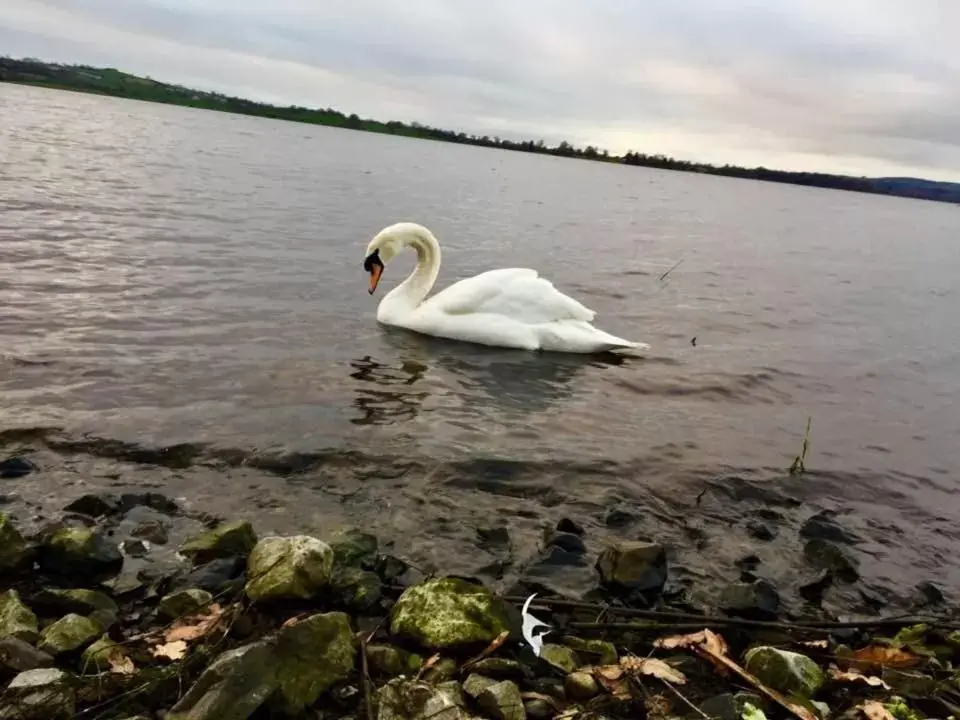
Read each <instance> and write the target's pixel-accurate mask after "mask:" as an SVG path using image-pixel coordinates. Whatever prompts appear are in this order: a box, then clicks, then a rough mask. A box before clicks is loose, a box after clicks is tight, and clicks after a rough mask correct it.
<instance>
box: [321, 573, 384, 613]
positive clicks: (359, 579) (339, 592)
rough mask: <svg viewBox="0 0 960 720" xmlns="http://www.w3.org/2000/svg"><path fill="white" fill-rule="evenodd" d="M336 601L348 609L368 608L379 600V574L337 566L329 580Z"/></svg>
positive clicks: (380, 591)
mask: <svg viewBox="0 0 960 720" xmlns="http://www.w3.org/2000/svg"><path fill="white" fill-rule="evenodd" d="M330 585H331V590H332V591H333V593H334V595H335V596H336V599H337V603H338V604H339V605H340V606H341V607H344V608H346V609H348V610H359V611H364V610H369V609H370V608H372V607H373V606H374V605H376V604H377V603H378V602H379V601H380V596H381V594H382V584H381V582H380V576H379V575H377V574H376V573H375V572H370V571H369V570H360V569H359V568H337V567H336V565H334V573H333V577H332V578H331V580H330Z"/></svg>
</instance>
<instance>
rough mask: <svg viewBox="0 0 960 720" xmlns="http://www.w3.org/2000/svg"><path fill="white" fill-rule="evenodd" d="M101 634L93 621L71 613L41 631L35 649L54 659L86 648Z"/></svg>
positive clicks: (101, 629) (98, 626) (96, 623)
mask: <svg viewBox="0 0 960 720" xmlns="http://www.w3.org/2000/svg"><path fill="white" fill-rule="evenodd" d="M102 632H103V627H101V626H100V624H99V623H98V622H96V621H95V620H91V619H90V618H86V617H84V616H83V615H77V614H75V613H71V614H70V615H65V616H63V617H62V618H60V619H59V620H57V621H56V622H55V623H52V624H50V625H47V627H45V628H44V629H43V632H41V633H40V642H39V643H38V645H37V649H38V650H42V651H43V652H46V653H50V654H51V655H53V656H54V657H56V656H57V655H61V654H63V653H68V652H72V651H74V650H79V649H80V648H84V647H86V646H87V645H89V644H90V643H92V642H93V641H94V640H96V639H97V638H98V637H99V636H100V634H101V633H102Z"/></svg>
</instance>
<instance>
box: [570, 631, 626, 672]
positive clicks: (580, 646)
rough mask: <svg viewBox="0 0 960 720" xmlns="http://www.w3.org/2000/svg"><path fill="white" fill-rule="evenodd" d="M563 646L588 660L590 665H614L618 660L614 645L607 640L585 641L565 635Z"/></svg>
mask: <svg viewBox="0 0 960 720" xmlns="http://www.w3.org/2000/svg"><path fill="white" fill-rule="evenodd" d="M563 644H564V645H566V646H567V647H568V648H571V649H572V650H574V651H576V653H577V655H578V656H581V657H586V658H589V659H590V661H591V662H592V664H596V665H616V664H617V662H619V660H620V656H619V655H618V654H617V647H616V645H614V644H613V643H612V642H609V641H607V640H585V639H583V638H578V637H572V636H570V635H567V636H565V637H564V638H563Z"/></svg>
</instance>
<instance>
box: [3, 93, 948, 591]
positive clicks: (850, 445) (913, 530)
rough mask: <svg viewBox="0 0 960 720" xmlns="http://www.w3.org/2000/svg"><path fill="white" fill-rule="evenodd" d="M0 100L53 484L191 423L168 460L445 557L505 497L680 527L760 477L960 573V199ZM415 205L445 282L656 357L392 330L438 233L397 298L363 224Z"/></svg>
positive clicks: (56, 488)
mask: <svg viewBox="0 0 960 720" xmlns="http://www.w3.org/2000/svg"><path fill="white" fill-rule="evenodd" d="M0 108H2V114H3V117H4V122H3V123H2V124H0V354H2V356H0V393H2V395H0V396H2V398H3V403H2V406H0V431H7V433H8V435H7V437H8V438H14V437H16V438H21V439H22V438H26V437H28V436H29V432H34V433H36V437H37V438H40V436H41V435H43V433H45V432H48V431H46V430H40V429H42V428H56V429H58V433H59V434H58V437H60V438H61V440H60V441H59V442H60V443H61V445H60V451H59V452H57V453H52V454H50V455H48V456H44V455H42V453H41V454H40V455H38V457H40V458H43V457H46V458H47V460H46V462H47V463H48V464H49V465H50V473H51V474H50V475H49V478H51V479H48V480H47V481H45V482H44V481H42V480H41V481H35V482H34V484H33V485H32V486H31V485H29V484H24V485H23V486H22V487H21V486H18V491H19V492H20V493H21V494H24V495H30V493H31V492H33V493H35V494H36V499H37V502H40V499H42V497H44V496H45V497H47V498H48V499H49V498H51V497H59V496H60V495H61V494H62V490H63V487H64V486H67V485H68V486H70V487H74V486H75V485H76V486H77V487H82V488H83V489H87V490H89V489H90V488H91V487H93V488H96V487H100V486H107V485H109V484H111V482H112V481H111V480H110V478H113V479H114V480H115V478H116V472H115V467H114V464H115V463H117V462H121V463H126V462H128V461H129V460H130V459H131V458H132V457H134V455H136V453H133V455H131V452H132V451H128V450H124V451H123V452H120V451H118V450H117V448H128V449H129V448H163V447H166V446H170V445H174V444H178V443H180V444H187V445H185V446H183V447H182V448H181V452H184V453H186V454H187V455H188V456H189V457H188V459H187V460H186V461H184V462H182V463H179V466H178V467H177V468H176V471H175V472H171V470H170V468H169V467H166V466H165V465H164V463H162V462H161V463H159V464H158V465H159V466H160V467H158V469H156V470H155V472H156V473H159V474H157V475H156V476H150V473H151V472H154V470H151V468H149V467H143V465H144V464H143V463H141V464H140V466H139V467H138V469H137V472H142V473H144V475H142V477H143V478H144V482H153V483H154V484H155V485H159V486H162V487H168V488H171V489H178V490H182V493H183V494H191V493H192V494H195V495H196V496H197V497H203V498H206V501H207V502H209V503H211V504H213V505H216V506H218V507H223V508H240V507H250V503H251V502H253V501H254V500H256V501H257V503H258V505H257V507H258V508H259V509H258V510H257V511H256V513H255V515H256V516H257V517H260V518H261V519H263V520H264V522H266V523H267V524H270V523H273V524H274V525H276V526H277V527H283V526H284V525H290V524H293V523H295V522H299V523H301V524H302V523H307V524H309V523H314V524H317V523H320V524H322V523H324V522H345V521H347V520H351V519H353V520H354V521H355V520H356V519H357V518H369V520H368V521H369V522H370V523H372V524H375V525H377V527H379V528H381V529H382V530H383V531H384V532H386V533H387V534H392V535H393V536H395V537H396V538H397V542H398V543H400V544H401V545H404V544H406V545H405V547H407V548H408V549H411V548H412V549H411V550H410V551H411V552H413V553H414V554H417V553H420V556H422V557H428V558H435V559H443V558H446V557H449V556H450V555H451V554H455V553H454V550H455V549H456V548H457V547H461V548H462V547H468V546H470V533H469V532H467V531H465V530H463V529H462V527H466V526H467V525H469V524H470V523H472V522H475V521H476V522H479V521H481V520H483V519H484V518H486V519H490V518H491V516H500V517H503V518H506V521H507V522H508V524H510V525H511V529H512V530H513V531H514V532H515V533H516V536H517V538H520V539H521V540H522V539H523V538H528V539H529V538H535V537H536V528H537V527H538V525H539V524H542V523H543V522H546V521H550V520H552V519H554V518H556V517H559V516H561V515H563V514H571V515H574V516H578V517H584V518H587V521H586V522H587V525H588V526H589V525H591V523H594V522H595V524H596V527H597V528H598V530H597V532H598V533H606V532H608V530H607V529H606V526H605V525H604V523H603V521H602V517H603V515H604V513H605V512H607V511H608V510H609V508H610V507H612V506H614V505H617V506H630V507H631V508H633V512H635V513H636V514H637V516H638V520H639V524H640V525H642V526H644V527H645V528H646V531H647V532H652V531H653V530H656V529H658V528H659V530H658V532H661V533H664V534H666V535H668V536H670V537H672V538H674V539H675V541H676V543H677V544H678V545H682V544H683V543H684V542H687V541H685V540H684V538H685V537H688V535H689V526H690V517H691V515H690V513H693V512H694V508H700V509H699V510H697V511H696V512H700V513H706V515H702V516H698V517H701V519H700V520H698V521H697V522H699V523H702V524H704V523H705V524H704V525H703V528H706V529H705V530H703V528H701V530H703V531H704V532H707V533H708V534H709V533H711V532H714V530H713V529H712V528H714V525H713V524H711V523H712V522H713V521H711V520H710V512H713V513H714V514H715V515H716V516H717V517H720V516H733V517H736V515H737V514H738V512H739V511H736V510H735V509H733V508H732V506H731V505H730V504H729V502H727V501H723V500H722V499H715V500H714V502H713V510H712V511H711V510H709V509H704V507H703V505H702V504H701V505H695V504H694V499H695V498H697V496H698V495H700V494H701V493H702V491H703V489H704V488H705V487H708V486H709V483H710V482H712V480H711V479H712V478H717V477H723V476H731V475H736V476H739V477H741V478H752V479H767V480H771V482H772V483H773V484H774V485H775V486H776V487H778V488H788V489H789V493H790V494H791V496H795V497H798V498H800V499H801V500H802V501H803V503H804V508H806V509H808V510H807V514H809V511H812V508H814V507H826V508H830V509H834V510H837V511H838V512H840V513H841V514H842V515H844V517H845V518H847V519H846V520H845V522H846V523H847V524H848V525H851V526H855V527H857V528H858V529H859V531H860V533H861V534H862V535H863V537H864V544H863V546H862V547H861V550H862V552H863V553H864V563H865V566H866V569H867V573H868V574H869V573H872V575H871V576H872V577H874V578H875V579H877V580H878V581H886V582H901V581H903V580H907V581H909V582H916V581H919V580H921V579H936V580H937V582H938V583H941V584H945V585H948V586H951V585H958V586H960V569H958V567H957V565H956V563H955V562H953V561H952V558H954V557H955V556H956V549H957V543H958V540H960V536H958V535H957V533H956V531H955V530H954V528H955V527H956V523H957V521H958V520H960V500H958V496H957V476H958V470H960V455H958V454H957V443H958V439H960V412H958V411H957V407H958V403H960V313H958V312H957V308H958V307H960V303H958V282H957V278H958V277H960V253H958V252H957V249H956V243H957V238H958V237H960V207H957V206H952V205H947V204H939V203H932V202H924V201H913V200H906V199H899V198H891V197H882V196H872V195H865V194H856V193H846V192H839V191H829V190H821V189H816V188H804V187H794V186H787V185H777V184H767V183H758V182H752V181H743V180H736V179H727V178H716V177H707V176H700V175H696V174H685V173H674V172H668V171H656V170H651V169H643V168H634V167H624V166H618V165H610V164H604V163H598V162H586V161H574V160H566V159H560V158H553V157H546V156H535V155H525V154H521V153H510V152H506V151H499V150H486V149H481V148H474V147H465V146H457V145H449V144H442V143H434V142H428V141H421V140H410V139H404V138H395V137H390V136H381V135H373V134H366V133H360V132H351V131H345V130H336V129H330V128H324V127H316V126H309V125H301V124H293V123H285V122H278V121H271V120H266V119H258V118H251V117H243V116H236V115H228V114H221V113H212V112H204V111H196V110H191V109H185V108H178V107H170V106H162V105H154V104H146V103H141V102H135V101H126V100H119V99H111V98H102V97H95V96H90V95H82V94H75V93H67V92H60V91H51V90H43V89H37V88H27V87H19V86H12V85H0ZM646 150H650V151H655V150H656V149H655V148H646ZM398 220H414V221H417V222H420V223H423V224H425V225H426V226H428V227H429V228H430V229H431V230H433V232H434V233H435V234H436V235H437V237H438V238H439V240H440V243H441V245H442V247H443V250H444V255H443V260H444V262H443V265H442V268H441V271H440V278H439V280H438V288H439V287H443V286H445V285H447V284H448V283H450V282H452V281H454V280H456V279H459V278H463V277H466V276H469V275H472V274H476V273H478V272H482V271H484V270H488V269H492V268H496V267H515V266H528V267H532V268H536V269H537V270H538V271H540V273H541V274H542V275H544V276H546V277H547V278H549V279H550V280H552V281H553V282H554V284H555V285H556V286H557V287H558V288H559V289H560V290H562V291H564V292H568V293H569V294H571V295H573V296H574V297H576V298H577V299H579V300H581V301H582V302H583V303H584V304H586V305H587V306H588V307H590V308H592V309H594V310H596V311H597V313H598V315H597V320H596V324H597V325H598V326H599V327H601V328H603V329H605V330H608V331H610V332H612V333H614V334H617V335H621V336H623V337H627V338H630V339H634V340H640V341H643V342H646V343H649V344H650V345H651V350H650V351H648V352H646V353H644V355H643V357H636V358H632V357H631V358H622V359H619V360H618V359H611V358H600V357H598V358H584V357H570V356H551V355H549V354H543V355H534V354H528V353H524V352H518V351H506V350H497V349H491V348H482V347H475V346H470V345H465V344H459V343H453V342H447V341H440V340H435V339H430V338H424V337H419V336H415V335H411V334H408V333H405V332H401V331H387V330H385V329H383V328H381V327H379V326H378V325H377V323H376V321H375V317H374V315H375V310H376V305H377V302H378V301H379V299H380V297H382V293H383V292H384V291H386V290H389V289H390V288H391V287H393V286H394V285H395V284H396V283H398V282H399V281H400V280H402V279H403V278H404V277H405V276H406V274H407V273H408V272H409V271H410V269H412V267H413V258H412V257H403V258H401V259H400V260H398V261H396V262H395V263H393V264H392V265H391V266H390V267H389V268H388V269H387V271H386V273H385V274H384V278H383V281H382V282H381V292H380V293H378V294H377V295H375V296H374V297H370V296H369V295H368V294H367V276H366V274H365V273H364V271H363V267H362V263H363V256H364V249H365V247H366V244H367V242H368V241H369V240H370V238H371V237H372V236H373V235H374V234H375V233H376V232H377V231H378V230H379V229H380V228H381V227H383V226H385V225H387V224H390V223H392V222H395V221H398ZM411 254H412V253H411ZM678 263H679V264H678ZM671 268H674V269H673V270H672V272H669V273H668V274H667V275H666V277H662V275H663V274H664V273H667V271H669V270H670V269H671ZM694 338H696V340H695V343H694V342H693V339H694ZM808 417H809V418H811V419H812V424H811V435H810V442H811V445H810V450H809V453H808V455H807V459H806V465H807V467H808V469H809V470H810V471H811V474H810V475H809V476H805V477H804V478H792V479H791V478H785V477H784V476H785V471H786V469H787V467H788V466H789V465H790V463H791V461H792V459H793V457H794V456H795V455H796V454H797V452H799V450H800V447H801V443H802V441H803V436H804V430H805V426H806V423H807V419H808ZM14 429H21V430H26V431H28V432H27V434H23V433H21V434H19V435H13V434H11V433H10V431H12V430H14ZM67 437H69V438H74V440H73V441H69V442H68V441H67V440H64V439H63V438H67ZM83 437H88V438H89V437H93V438H97V440H96V442H93V441H85V444H84V443H80V444H78V442H79V441H77V440H76V438H83ZM11 442H12V440H11ZM38 442H39V440H38ZM71 442H72V444H70V443H71ZM64 443H66V445H65V444H64ZM53 445H56V443H53ZM53 445H51V444H50V443H47V444H46V445H44V446H43V452H48V451H49V450H50V447H52V446H53ZM68 446H69V453H66V454H64V453H65V451H64V448H67V447H68ZM38 447H39V446H38ZM38 452H40V450H38ZM142 452H146V451H142ZM58 457H59V458H61V459H63V458H66V459H63V462H62V463H61V461H60V460H57V459H56V458H58ZM257 458H259V460H258V459H257ZM264 458H269V459H268V460H264ZM134 459H136V458H134ZM141 459H142V458H141ZM169 464H170V463H167V465H169ZM146 465H150V463H146ZM124 467H126V465H124ZM68 478H69V480H68ZM775 478H776V479H775ZM54 479H55V480H54ZM124 482H127V483H129V482H131V481H130V480H129V478H127V479H125V480H124ZM132 482H136V481H132ZM178 483H179V485H178ZM31 487H32V488H34V489H33V490H31ZM225 487H229V488H231V490H230V491H229V492H226V491H225V490H224V488H225ZM783 492H785V493H786V492H788V490H787V489H784V490H783ZM719 497H720V496H718V498H719ZM265 498H266V499H269V501H266V500H265ZM707 504H708V505H709V503H707ZM251 512H253V511H251ZM797 512H800V511H797ZM374 517H376V519H375V520H374V519H372V518H374ZM644 517H647V518H648V519H647V520H646V521H644V520H643V518H644ZM681 517H683V518H684V519H682V520H680V519H678V518H681ZM798 517H799V516H798ZM401 518H403V519H402V520H401ZM511 518H513V519H511ZM718 522H719V521H718ZM721 525H722V524H721ZM721 525H717V528H716V530H715V534H716V535H717V537H721V536H723V533H724V532H727V531H726V530H723V529H722V527H721ZM609 532H611V533H613V532H615V531H614V530H609ZM685 533H686V534H685ZM418 538H419V540H418ZM430 538H433V539H430ZM435 538H441V539H442V538H447V539H448V540H449V543H447V544H446V545H445V544H444V542H445V541H444V542H442V541H439V540H435ZM418 542H419V543H420V544H419V545H418V544H417V543H418ZM728 545H729V550H725V551H724V552H725V553H726V555H724V553H720V555H719V556H718V557H720V558H722V557H727V556H729V557H730V558H733V557H734V556H735V555H736V553H737V552H738V547H739V546H738V545H737V544H736V543H734V544H728ZM724 547H728V546H727V545H725V546H724ZM771 547H773V546H771ZM464 552H465V551H464ZM771 552H773V551H771ZM681 554H682V553H681ZM686 557H687V562H694V561H693V560H690V557H691V555H690V554H689V553H688V554H687V555H686ZM438 561H439V560H438ZM891 561H895V563H894V564H895V565H899V566H900V567H899V569H898V568H896V567H891ZM711 562H720V560H718V559H717V558H714V559H713V560H711ZM464 563H465V567H467V566H470V567H473V565H471V563H473V564H474V565H475V564H476V562H475V561H474V560H470V562H467V561H466V560H464ZM701 565H703V563H701ZM707 565H709V563H707ZM884 567H886V569H884ZM701 570H702V572H703V573H708V572H712V571H713V570H711V569H710V568H706V567H701ZM898 573H899V574H898Z"/></svg>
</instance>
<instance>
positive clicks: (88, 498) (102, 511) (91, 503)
mask: <svg viewBox="0 0 960 720" xmlns="http://www.w3.org/2000/svg"><path fill="white" fill-rule="evenodd" d="M64 511H65V512H70V513H79V514H80V515H89V516H90V517H93V518H98V517H103V516H105V515H114V514H116V513H119V512H120V498H119V497H118V496H117V495H114V494H113V493H90V494H87V495H81V496H80V497H78V498H77V499H76V500H74V501H73V502H71V503H70V504H69V505H67V506H66V507H65V508H64Z"/></svg>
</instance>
